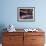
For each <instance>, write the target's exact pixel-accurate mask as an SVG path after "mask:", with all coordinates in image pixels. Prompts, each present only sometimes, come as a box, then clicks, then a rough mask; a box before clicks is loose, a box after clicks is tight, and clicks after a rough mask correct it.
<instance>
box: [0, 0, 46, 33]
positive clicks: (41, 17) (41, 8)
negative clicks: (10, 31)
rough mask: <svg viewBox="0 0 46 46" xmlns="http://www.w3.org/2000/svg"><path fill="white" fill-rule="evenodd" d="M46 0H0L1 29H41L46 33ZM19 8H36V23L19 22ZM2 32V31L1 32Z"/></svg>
mask: <svg viewBox="0 0 46 46" xmlns="http://www.w3.org/2000/svg"><path fill="white" fill-rule="evenodd" d="M45 4H46V0H0V27H1V29H2V27H5V26H7V25H9V24H13V25H14V26H15V27H16V28H29V27H33V28H37V27H40V28H42V29H43V30H44V31H45V32H46V5H45ZM17 7H35V22H18V21H17ZM0 31H1V30H0Z"/></svg>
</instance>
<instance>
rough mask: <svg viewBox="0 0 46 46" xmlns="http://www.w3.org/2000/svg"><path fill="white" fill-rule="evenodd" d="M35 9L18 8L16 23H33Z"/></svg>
mask: <svg viewBox="0 0 46 46" xmlns="http://www.w3.org/2000/svg"><path fill="white" fill-rule="evenodd" d="M34 12H35V8H34V7H18V9H17V14H18V16H17V20H18V21H25V22H26V21H30V22H31V21H34V20H35V13H34Z"/></svg>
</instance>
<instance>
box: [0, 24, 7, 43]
mask: <svg viewBox="0 0 46 46" xmlns="http://www.w3.org/2000/svg"><path fill="white" fill-rule="evenodd" d="M4 28H5V25H4V24H0V43H2V36H3V32H5V31H6V30H4Z"/></svg>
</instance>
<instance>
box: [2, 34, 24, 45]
mask: <svg viewBox="0 0 46 46" xmlns="http://www.w3.org/2000/svg"><path fill="white" fill-rule="evenodd" d="M12 34H13V33H12ZM15 34H16V33H15ZM3 46H23V35H22V33H18V34H16V35H11V34H10V35H9V34H8V35H5V36H4V37H3Z"/></svg>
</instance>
